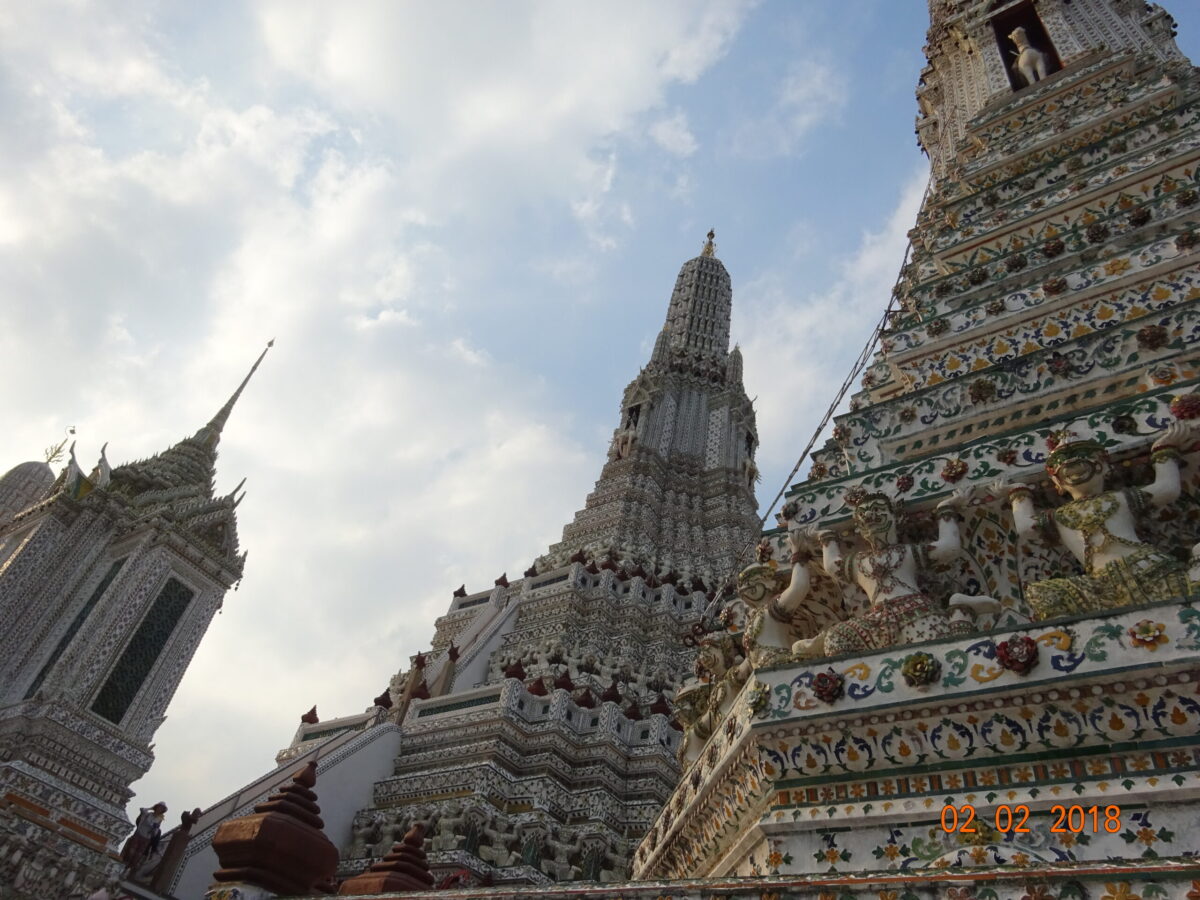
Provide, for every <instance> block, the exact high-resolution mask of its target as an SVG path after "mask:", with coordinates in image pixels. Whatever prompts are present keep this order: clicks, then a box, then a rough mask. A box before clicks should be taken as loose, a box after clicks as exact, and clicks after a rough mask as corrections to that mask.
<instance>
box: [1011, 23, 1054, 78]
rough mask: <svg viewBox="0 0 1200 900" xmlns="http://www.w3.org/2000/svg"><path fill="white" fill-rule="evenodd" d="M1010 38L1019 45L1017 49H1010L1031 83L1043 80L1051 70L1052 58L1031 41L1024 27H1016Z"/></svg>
mask: <svg viewBox="0 0 1200 900" xmlns="http://www.w3.org/2000/svg"><path fill="white" fill-rule="evenodd" d="M1008 39H1009V40H1010V41H1012V42H1013V43H1014V44H1016V45H1017V49H1016V50H1010V51H1008V52H1009V53H1011V54H1012V55H1013V56H1015V57H1016V58H1017V61H1016V68H1017V71H1018V72H1020V73H1021V77H1022V78H1024V79H1025V84H1027V85H1030V84H1033V83H1034V82H1037V81H1041V80H1042V79H1043V78H1045V77H1046V74H1047V72H1048V71H1049V65H1050V60H1049V59H1048V58H1047V56H1046V54H1045V53H1043V52H1042V51H1041V50H1039V49H1037V48H1036V47H1034V46H1033V45H1032V44H1030V43H1029V36H1028V35H1027V34H1026V33H1025V29H1024V28H1014V29H1013V30H1012V34H1010V35H1009V36H1008Z"/></svg>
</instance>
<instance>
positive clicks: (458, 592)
mask: <svg viewBox="0 0 1200 900" xmlns="http://www.w3.org/2000/svg"><path fill="white" fill-rule="evenodd" d="M454 596H455V597H465V596H467V585H466V582H463V583H462V584H460V585H459V586H458V587H457V588H455V589H454Z"/></svg>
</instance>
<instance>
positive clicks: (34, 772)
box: [0, 350, 266, 897]
mask: <svg viewBox="0 0 1200 900" xmlns="http://www.w3.org/2000/svg"><path fill="white" fill-rule="evenodd" d="M265 354H266V351H265V350H264V351H263V355H265ZM261 361H262V356H260V357H259V359H258V361H256V362H255V364H254V367H253V368H252V369H251V370H250V374H251V375H252V374H253V373H254V370H255V369H257V368H258V365H259V363H260V362H261ZM249 378H250V375H247V376H246V380H245V381H243V382H242V384H241V385H240V386H239V387H238V389H237V390H236V391H235V392H234V394H233V396H232V397H230V398H229V401H228V402H227V403H226V404H225V405H224V406H223V407H222V408H221V409H220V411H219V412H218V413H217V414H216V415H215V416H214V417H213V419H212V421H210V422H209V423H208V424H207V425H205V426H204V427H203V428H201V429H200V430H199V431H197V432H196V434H195V435H193V436H192V437H189V438H185V439H184V440H182V441H180V442H179V443H177V444H175V445H174V446H173V447H170V448H169V449H167V450H164V451H163V452H162V453H160V454H158V455H157V456H153V457H151V458H150V459H146V460H141V461H139V462H133V463H129V464H127V465H123V466H119V467H117V468H116V469H111V470H110V468H109V465H108V462H107V460H106V459H105V458H104V453H103V451H101V458H100V462H99V463H98V464H97V466H96V468H95V470H94V471H93V472H92V473H91V474H90V475H87V476H85V475H84V474H83V473H82V471H81V470H80V469H79V466H78V465H77V464H76V462H75V455H74V445H72V448H71V464H70V465H69V466H68V467H67V469H66V470H64V472H63V473H62V474H61V475H60V476H59V477H58V479H57V481H54V482H53V483H52V484H47V482H48V481H50V480H52V479H51V478H50V477H49V473H48V471H46V469H47V467H45V466H43V465H41V464H28V463H27V464H23V465H22V466H19V467H17V469H14V470H13V472H12V473H10V474H9V475H6V476H5V477H4V479H3V480H2V483H0V486H2V487H3V488H4V490H3V491H0V494H3V495H4V497H5V499H6V502H7V505H8V506H9V507H11V508H9V509H7V510H5V513H4V514H0V621H2V622H3V623H4V627H3V629H2V630H0V848H3V852H0V882H3V883H5V884H9V885H13V886H15V887H17V888H19V889H20V890H22V891H24V892H25V893H26V894H28V895H30V896H42V897H49V896H64V895H65V894H66V893H71V890H69V889H70V888H72V886H77V887H78V889H82V887H83V884H84V883H85V882H86V881H89V880H94V879H96V878H105V877H107V876H108V874H109V873H110V872H111V871H113V866H114V863H113V854H114V853H115V851H116V850H117V849H118V846H119V842H120V840H121V839H122V837H124V835H125V834H126V833H127V832H128V831H129V827H130V826H129V820H128V818H126V815H125V811H124V807H125V805H126V803H127V802H128V800H129V799H130V797H131V796H132V791H130V789H129V786H130V784H131V783H132V782H134V781H136V780H137V779H138V778H140V777H141V776H142V775H143V774H145V772H146V770H147V769H149V767H150V764H151V762H152V761H153V759H154V756H153V753H152V751H151V747H150V742H151V740H152V739H153V736H154V732H155V730H156V729H157V728H158V726H159V725H160V724H161V723H162V721H163V718H164V713H165V711H166V708H167V704H168V703H169V702H170V700H171V697H172V695H173V694H174V693H175V689H176V687H177V686H178V685H179V681H180V679H181V678H182V677H183V673H184V670H185V669H186V668H187V665H188V663H189V662H190V661H191V658H192V655H193V654H194V653H195V651H196V647H197V645H198V644H199V642H200V639H201V637H203V636H204V632H205V631H206V630H207V628H208V625H209V622H210V621H211V620H212V617H213V614H214V613H215V612H216V611H217V610H218V609H220V607H221V604H222V602H223V599H224V597H225V593H226V591H228V590H229V588H230V586H232V585H234V584H235V583H236V582H237V581H238V580H239V579H240V578H241V576H242V569H243V566H244V564H245V558H246V555H245V553H244V552H240V551H239V548H238V538H237V517H236V514H235V508H236V507H237V504H238V502H239V501H240V499H241V498H240V497H235V496H234V495H235V494H236V493H237V490H236V489H235V490H234V492H232V493H230V494H228V495H225V496H216V495H215V494H214V490H213V479H214V473H215V463H216V458H217V450H216V448H217V443H218V441H219V440H220V437H221V432H222V429H223V428H224V426H225V423H226V420H227V419H228V418H229V414H230V412H231V411H232V409H233V405H234V403H235V402H236V401H237V399H238V397H239V396H240V395H241V392H242V389H243V388H244V387H245V386H246V382H247V381H249ZM14 473H15V474H14ZM31 485H40V487H41V489H40V490H38V491H34V490H33V488H32V487H31ZM239 487H240V485H239ZM8 501H11V502H8Z"/></svg>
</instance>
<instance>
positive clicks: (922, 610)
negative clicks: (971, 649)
mask: <svg viewBox="0 0 1200 900" xmlns="http://www.w3.org/2000/svg"><path fill="white" fill-rule="evenodd" d="M969 494H970V490H969V489H959V490H956V491H955V492H954V493H953V494H952V495H951V496H950V497H947V498H946V499H945V500H943V501H942V502H941V503H939V504H938V506H937V517H938V537H937V540H936V541H934V542H933V543H932V544H928V545H919V544H902V543H900V541H899V539H898V538H897V536H896V510H895V508H894V507H893V505H892V500H891V498H890V497H889V496H888V495H887V494H882V493H871V494H867V495H866V496H865V497H863V499H862V500H861V501H860V502H859V504H858V505H857V506H856V507H855V508H854V524H855V527H856V529H857V530H858V533H859V535H860V536H861V537H862V538H863V540H864V541H865V542H866V545H867V548H866V549H865V550H861V551H854V552H850V553H846V552H845V551H844V550H843V548H842V546H841V544H840V543H839V542H838V540H837V537H836V536H835V535H834V534H833V533H832V532H829V531H822V532H819V533H817V534H816V535H815V536H816V537H817V538H818V539H819V540H820V542H821V547H822V565H823V567H824V569H825V571H826V572H828V573H829V574H830V575H832V576H833V577H834V579H836V580H837V581H840V582H841V583H842V584H845V585H851V584H856V585H858V586H859V587H860V588H862V590H863V592H864V593H866V595H867V598H868V600H869V601H870V607H869V608H868V609H867V610H866V611H865V612H862V613H859V614H858V615H853V616H851V617H849V618H847V619H844V620H843V621H839V622H836V623H834V624H833V625H830V626H829V627H828V628H826V629H824V630H823V631H821V632H820V633H819V634H817V635H816V637H813V638H810V639H807V640H801V641H797V642H796V643H795V644H793V645H792V652H793V654H794V655H795V656H797V657H800V658H802V659H803V658H808V659H812V658H816V657H821V656H838V655H840V654H843V653H862V652H866V651H873V650H882V649H884V648H886V647H894V646H897V645H901V644H910V643H913V642H916V641H927V640H933V639H936V638H943V637H952V636H955V635H963V634H970V633H971V632H972V631H974V630H975V627H976V626H975V624H974V622H973V621H972V620H973V619H974V618H975V617H976V616H979V615H982V614H991V613H994V612H996V611H997V610H999V608H1000V604H999V603H998V602H997V601H996V600H994V599H992V598H991V597H971V596H968V595H966V594H954V595H953V596H952V597H951V598H950V603H949V606H950V609H951V611H952V612H953V613H954V615H951V614H950V613H947V612H946V610H944V609H942V608H941V606H940V605H939V604H938V603H937V602H935V601H934V600H933V599H932V598H931V597H929V596H928V595H927V594H926V593H925V592H924V591H922V590H921V589H920V587H918V586H917V571H918V569H919V568H921V567H922V566H923V565H927V561H929V560H932V561H934V562H949V561H950V560H952V559H953V558H954V557H955V556H957V555H958V554H959V553H960V552H961V550H962V537H961V535H960V533H959V529H958V519H959V513H958V510H959V507H961V506H962V505H964V504H965V502H966V500H967V498H968V496H969ZM802 533H803V534H804V535H805V536H806V537H807V536H811V535H812V534H813V531H812V530H811V529H807V530H804V531H803V532H802ZM810 584H811V579H810V576H809V573H808V569H807V566H805V565H804V564H803V563H801V562H796V563H794V564H793V566H792V583H791V584H790V585H789V586H788V590H787V591H786V592H784V594H781V595H780V597H779V600H778V601H777V602H778V604H779V606H780V607H781V608H783V609H786V608H788V607H796V606H799V604H800V603H801V602H802V601H803V600H804V598H805V597H806V596H807V594H808V591H809V586H810ZM959 610H962V611H963V612H959Z"/></svg>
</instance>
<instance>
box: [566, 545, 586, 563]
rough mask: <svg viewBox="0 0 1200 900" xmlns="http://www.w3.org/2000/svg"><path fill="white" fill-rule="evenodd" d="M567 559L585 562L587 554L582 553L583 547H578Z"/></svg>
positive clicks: (574, 561)
mask: <svg viewBox="0 0 1200 900" xmlns="http://www.w3.org/2000/svg"><path fill="white" fill-rule="evenodd" d="M568 561H569V562H573V563H584V562H587V554H586V553H584V552H583V548H582V547H580V548H579V549H578V550H576V551H575V552H574V553H572V554H571V558H570V560H568Z"/></svg>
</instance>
